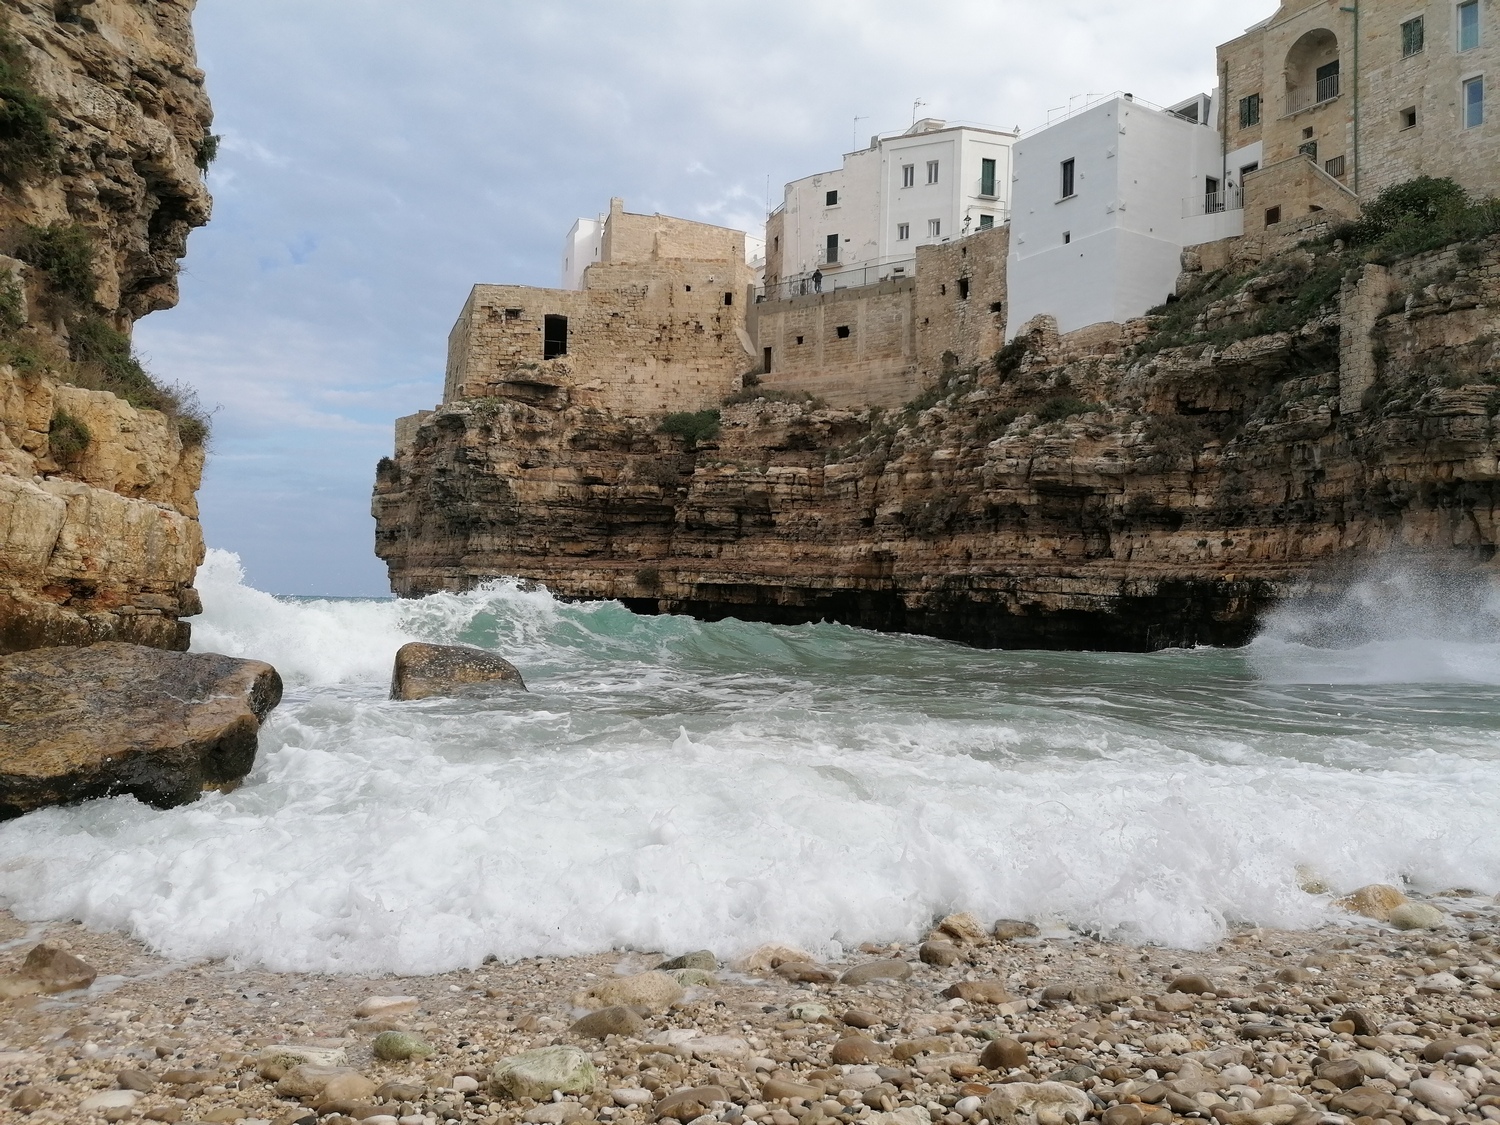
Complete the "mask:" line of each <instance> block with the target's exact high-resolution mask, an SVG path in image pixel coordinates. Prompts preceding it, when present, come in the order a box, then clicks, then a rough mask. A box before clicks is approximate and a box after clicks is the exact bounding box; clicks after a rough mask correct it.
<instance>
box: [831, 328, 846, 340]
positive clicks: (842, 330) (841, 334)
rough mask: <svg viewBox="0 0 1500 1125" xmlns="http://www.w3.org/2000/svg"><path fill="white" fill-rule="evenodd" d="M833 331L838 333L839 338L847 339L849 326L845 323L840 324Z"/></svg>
mask: <svg viewBox="0 0 1500 1125" xmlns="http://www.w3.org/2000/svg"><path fill="white" fill-rule="evenodd" d="M834 331H835V332H837V333H838V336H839V339H840V340H847V339H848V338H849V326H848V325H847V324H840V325H839V326H838V327H837V328H835V329H834Z"/></svg>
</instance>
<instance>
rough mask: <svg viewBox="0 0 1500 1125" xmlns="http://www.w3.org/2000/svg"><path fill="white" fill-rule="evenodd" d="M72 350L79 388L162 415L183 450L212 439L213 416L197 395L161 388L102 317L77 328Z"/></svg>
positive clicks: (88, 318) (86, 319)
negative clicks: (171, 425)
mask: <svg viewBox="0 0 1500 1125" xmlns="http://www.w3.org/2000/svg"><path fill="white" fill-rule="evenodd" d="M69 350H70V353H71V357H72V359H73V361H74V362H75V363H76V364H77V365H78V366H79V368H80V371H79V372H78V373H77V374H76V375H75V376H74V381H75V382H77V383H79V384H81V385H84V386H93V387H94V388H95V389H97V390H101V391H109V392H110V393H111V394H115V395H118V396H119V397H120V398H122V399H124V400H125V401H126V402H128V403H130V405H131V406H134V407H135V408H136V409H137V410H160V411H161V412H162V413H163V414H165V415H167V416H168V417H169V418H171V419H172V421H173V422H174V424H175V425H176V427H177V434H178V436H179V437H180V438H181V439H182V441H183V444H185V445H202V444H203V443H204V442H205V441H206V440H207V439H208V433H209V425H208V422H209V415H208V412H207V411H206V410H204V409H203V407H202V405H201V404H200V403H199V402H198V396H197V393H196V392H195V391H193V390H192V389H191V388H188V387H180V386H174V387H168V386H163V385H162V384H161V383H159V382H157V380H156V379H155V378H153V377H152V375H151V373H150V372H149V371H147V370H146V369H145V368H144V367H142V366H141V361H140V360H139V359H137V358H136V355H135V350H134V349H133V348H132V347H131V345H130V338H129V337H128V336H126V335H125V334H124V333H123V332H119V331H117V330H115V329H114V328H112V327H111V326H110V325H109V324H108V323H106V322H105V320H104V319H103V318H102V317H99V316H85V317H83V318H82V319H81V320H79V321H78V323H77V324H75V325H74V326H73V329H72V334H71V338H70V340H69ZM91 376H92V377H91Z"/></svg>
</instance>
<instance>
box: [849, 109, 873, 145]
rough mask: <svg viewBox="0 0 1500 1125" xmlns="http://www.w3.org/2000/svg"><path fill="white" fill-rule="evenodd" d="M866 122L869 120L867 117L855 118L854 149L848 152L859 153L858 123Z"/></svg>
mask: <svg viewBox="0 0 1500 1125" xmlns="http://www.w3.org/2000/svg"><path fill="white" fill-rule="evenodd" d="M868 120H870V119H869V118H868V117H856V118H855V119H854V147H853V148H851V149H850V150H849V151H850V152H858V151H859V123H860V122H861V121H868Z"/></svg>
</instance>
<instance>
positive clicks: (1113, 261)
mask: <svg viewBox="0 0 1500 1125" xmlns="http://www.w3.org/2000/svg"><path fill="white" fill-rule="evenodd" d="M1214 102H1215V97H1214V95H1209V94H1200V95H1199V96H1198V97H1196V98H1191V99H1189V100H1187V101H1185V102H1182V103H1179V104H1178V105H1177V106H1174V107H1172V108H1169V109H1163V108H1160V107H1157V106H1153V105H1151V104H1149V103H1147V102H1144V101H1141V100H1139V99H1137V98H1135V97H1134V96H1133V95H1131V94H1112V95H1110V96H1108V97H1107V98H1104V99H1103V100H1100V101H1097V102H1094V103H1091V104H1090V105H1088V106H1086V107H1085V108H1083V109H1081V110H1079V111H1078V112H1076V113H1073V114H1070V115H1069V116H1068V117H1066V118H1064V119H1063V120H1061V121H1058V122H1056V123H1054V124H1051V125H1048V126H1045V127H1044V128H1041V129H1038V130H1036V131H1034V132H1031V133H1028V134H1026V135H1025V136H1023V137H1021V138H1020V139H1019V140H1018V141H1017V142H1016V144H1015V150H1014V151H1015V182H1014V183H1013V185H1012V209H1011V240H1010V260H1009V267H1008V274H1009V291H1010V309H1009V315H1008V317H1007V329H1006V336H1007V338H1010V337H1013V336H1015V335H1016V334H1017V333H1018V332H1019V331H1020V330H1021V328H1022V327H1023V326H1024V325H1025V324H1026V322H1027V321H1029V320H1031V319H1032V318H1033V317H1035V316H1037V315H1039V314H1043V313H1046V314H1050V315H1052V316H1055V317H1056V318H1057V322H1058V328H1059V329H1060V330H1061V331H1063V332H1071V331H1074V330H1075V329H1079V328H1086V327H1088V326H1089V325H1091V324H1098V323H1101V322H1103V321H1116V322H1120V321H1125V320H1129V319H1131V318H1133V317H1137V316H1140V315H1141V314H1142V313H1144V312H1146V311H1147V310H1148V309H1151V308H1153V307H1155V306H1157V305H1160V304H1161V303H1162V302H1163V301H1165V300H1166V299H1167V296H1168V295H1169V294H1170V293H1172V292H1173V291H1174V289H1175V287H1176V282H1177V276H1178V274H1179V273H1180V272H1181V268H1182V267H1181V258H1182V250H1183V248H1184V247H1186V246H1194V245H1197V244H1198V243H1201V242H1210V241H1213V240H1216V239H1220V238H1228V237H1230V236H1232V235H1237V234H1241V233H1243V229H1244V211H1243V210H1242V208H1241V203H1240V197H1239V191H1238V188H1239V174H1238V165H1237V164H1234V163H1230V162H1228V161H1226V158H1225V153H1224V150H1223V145H1222V141H1221V139H1220V135H1219V131H1218V129H1217V128H1216V122H1217V119H1216V117H1215V105H1214ZM1235 159H1236V160H1240V161H1243V162H1244V163H1245V164H1247V165H1248V164H1250V163H1254V162H1255V160H1256V159H1258V155H1257V154H1253V153H1250V152H1242V153H1236V154H1235ZM1226 168H1228V169H1229V173H1228V174H1227V175H1226Z"/></svg>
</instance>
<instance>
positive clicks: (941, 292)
mask: <svg viewBox="0 0 1500 1125" xmlns="http://www.w3.org/2000/svg"><path fill="white" fill-rule="evenodd" d="M947 295H948V286H947V284H946V283H943V284H940V285H938V296H939V297H946V296H947Z"/></svg>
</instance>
